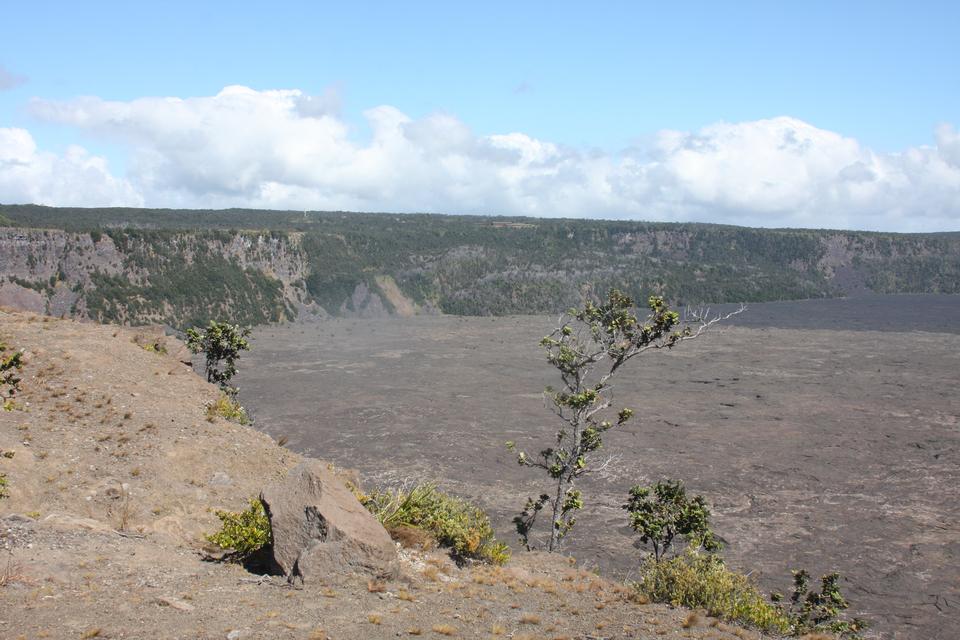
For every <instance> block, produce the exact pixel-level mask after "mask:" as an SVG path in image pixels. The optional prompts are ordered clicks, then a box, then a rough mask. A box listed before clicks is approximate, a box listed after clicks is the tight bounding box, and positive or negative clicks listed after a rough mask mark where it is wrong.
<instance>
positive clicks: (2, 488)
mask: <svg viewBox="0 0 960 640" xmlns="http://www.w3.org/2000/svg"><path fill="white" fill-rule="evenodd" d="M8 497H10V491H9V490H8V489H7V474H5V473H0V498H8Z"/></svg>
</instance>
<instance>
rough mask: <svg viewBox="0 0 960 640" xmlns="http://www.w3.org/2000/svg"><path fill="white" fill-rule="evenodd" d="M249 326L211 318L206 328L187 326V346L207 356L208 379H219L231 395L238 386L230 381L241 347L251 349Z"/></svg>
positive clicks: (192, 350) (213, 380)
mask: <svg viewBox="0 0 960 640" xmlns="http://www.w3.org/2000/svg"><path fill="white" fill-rule="evenodd" d="M249 335H250V329H249V327H240V325H237V324H228V323H226V322H214V321H213V320H211V321H210V324H209V326H207V328H206V329H199V328H194V329H187V348H188V349H190V351H191V352H193V353H203V354H204V356H206V365H205V368H206V372H207V382H215V383H217V384H218V385H220V388H221V389H222V390H223V391H224V393H227V394H228V395H231V396H233V395H236V392H237V390H236V389H235V388H234V387H231V386H230V384H229V382H230V379H231V378H233V376H234V375H236V373H237V365H236V362H237V359H238V358H239V357H240V352H241V351H249V349H250V343H249V342H247V337H248V336H249Z"/></svg>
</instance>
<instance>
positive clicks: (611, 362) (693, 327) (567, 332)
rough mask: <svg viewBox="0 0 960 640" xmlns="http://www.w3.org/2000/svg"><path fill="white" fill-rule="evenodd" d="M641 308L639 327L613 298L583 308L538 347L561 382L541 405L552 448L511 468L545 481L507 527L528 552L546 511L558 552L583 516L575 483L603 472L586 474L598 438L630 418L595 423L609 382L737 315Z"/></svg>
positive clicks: (625, 305) (628, 413)
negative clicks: (529, 470)
mask: <svg viewBox="0 0 960 640" xmlns="http://www.w3.org/2000/svg"><path fill="white" fill-rule="evenodd" d="M647 306H648V307H649V315H648V316H647V318H646V319H645V320H644V321H642V322H641V321H640V320H638V318H637V310H636V308H635V307H634V302H633V300H632V299H630V298H629V297H628V296H626V295H624V294H623V293H621V292H620V291H617V290H613V291H611V292H610V294H609V296H608V298H607V300H606V301H605V302H603V303H602V304H600V305H595V304H593V303H592V302H587V303H586V304H585V305H584V307H583V309H573V310H571V311H570V312H568V313H567V314H565V315H564V316H561V317H560V320H559V322H558V326H557V328H556V329H554V330H553V332H552V333H551V334H550V335H548V336H546V337H545V338H543V339H542V340H541V341H540V345H541V346H542V347H543V348H544V349H545V350H546V352H547V361H548V362H549V363H550V364H552V365H553V366H554V367H555V368H556V369H557V371H558V372H559V373H560V380H561V382H562V385H561V387H560V388H559V389H553V388H551V387H547V389H546V391H545V392H544V402H545V404H546V406H547V408H548V409H549V410H550V411H552V412H553V413H554V414H555V415H556V416H557V417H558V418H559V419H560V421H561V423H562V425H561V427H560V429H559V430H558V431H557V434H556V440H555V443H554V445H553V446H550V447H547V448H545V449H543V450H542V451H540V453H539V454H538V455H537V456H536V457H532V456H529V455H527V454H526V453H525V452H523V451H520V452H519V453H517V462H519V463H520V464H521V465H523V466H527V467H535V468H537V469H542V470H543V471H545V472H546V473H547V475H549V477H550V479H551V482H550V489H549V491H548V492H545V493H542V494H541V495H540V496H539V497H537V498H529V499H528V500H527V504H526V506H525V508H524V510H523V512H522V513H521V514H520V515H519V516H517V517H516V518H514V519H513V522H514V524H515V525H516V527H517V532H518V533H519V534H520V538H521V541H522V542H523V543H524V544H525V545H526V546H527V548H528V549H529V548H530V531H531V530H532V528H533V526H534V523H535V522H536V519H537V516H538V515H539V513H540V512H541V511H542V510H544V509H547V510H548V511H549V512H550V513H551V517H552V520H551V529H550V541H549V543H548V544H547V550H548V551H559V550H560V547H561V544H562V541H563V538H564V536H565V535H566V534H567V533H568V532H569V531H570V529H571V528H572V527H573V526H574V524H575V523H576V512H577V511H579V510H580V509H582V508H583V498H582V495H581V493H580V490H579V489H577V488H576V480H577V479H578V478H580V477H581V476H583V475H585V474H587V473H591V472H593V471H599V470H601V469H602V468H603V467H604V466H605V465H606V464H609V462H610V460H609V459H608V460H607V461H605V462H604V463H602V464H601V465H600V466H599V467H597V468H594V469H589V468H588V466H587V465H588V462H589V460H590V457H591V455H592V454H593V453H594V452H596V451H597V449H599V448H600V447H601V446H602V444H603V434H604V433H606V432H607V431H608V430H609V429H611V428H613V427H614V426H619V425H622V424H624V423H626V422H627V421H628V420H630V419H631V418H632V417H633V413H634V412H633V410H632V409H629V408H626V407H623V408H620V409H619V410H618V411H617V412H616V420H615V422H612V421H611V420H608V419H603V417H602V416H603V415H604V414H605V413H606V412H607V410H609V409H611V407H612V405H613V399H612V396H611V393H610V391H611V383H610V380H611V378H613V376H614V375H616V373H617V372H618V371H620V369H621V368H622V367H623V366H624V365H625V364H626V363H627V362H629V361H630V360H632V359H633V358H635V357H637V356H638V355H640V354H641V353H643V352H645V351H649V350H651V349H672V348H673V347H675V346H676V345H678V344H679V343H681V342H683V341H686V340H693V339H694V338H697V337H699V336H701V335H703V333H704V332H705V331H707V329H709V328H710V327H712V326H713V325H715V324H716V323H718V322H721V321H723V320H726V319H728V318H730V317H731V316H733V315H736V314H738V313H740V312H742V311H743V310H744V309H745V307H744V306H743V305H741V306H740V308H739V309H737V310H735V311H733V312H731V313H728V314H726V315H720V314H716V315H712V316H711V315H710V312H709V310H708V309H704V308H701V309H699V310H693V311H688V312H687V313H686V314H685V316H684V318H683V320H681V317H680V314H679V313H678V312H676V311H672V310H670V309H669V308H668V306H667V305H666V304H665V303H664V301H663V298H662V297H660V296H651V297H650V298H649V300H648V301H647ZM507 446H508V447H509V448H510V449H511V450H515V445H514V443H512V442H508V443H507Z"/></svg>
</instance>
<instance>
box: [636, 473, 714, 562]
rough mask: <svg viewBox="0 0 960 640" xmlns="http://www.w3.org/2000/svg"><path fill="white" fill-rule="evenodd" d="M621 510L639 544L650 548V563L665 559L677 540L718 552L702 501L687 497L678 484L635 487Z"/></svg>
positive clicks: (674, 481) (705, 507)
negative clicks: (651, 549)
mask: <svg viewBox="0 0 960 640" xmlns="http://www.w3.org/2000/svg"><path fill="white" fill-rule="evenodd" d="M623 509H625V510H626V511H627V513H628V514H629V516H630V528H631V529H633V530H634V531H636V532H637V533H638V534H640V541H641V542H642V543H644V544H651V545H652V546H653V557H654V560H661V559H662V558H663V557H665V556H666V555H667V553H668V552H669V551H670V547H671V545H672V544H673V541H674V538H676V537H678V536H679V537H682V538H685V539H686V540H687V543H688V544H690V545H693V546H694V547H697V548H699V547H702V548H703V549H704V550H706V551H719V550H720V549H721V548H722V545H721V544H720V543H719V541H717V539H716V538H715V537H714V535H713V532H712V531H711V530H710V509H709V508H708V507H707V502H706V500H704V499H703V496H687V490H686V489H685V488H684V486H683V482H681V481H679V480H661V481H660V482H657V484H655V485H651V486H649V487H641V486H640V485H635V486H634V487H633V488H631V489H630V499H629V501H628V502H627V504H625V505H623Z"/></svg>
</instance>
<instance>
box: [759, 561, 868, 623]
mask: <svg viewBox="0 0 960 640" xmlns="http://www.w3.org/2000/svg"><path fill="white" fill-rule="evenodd" d="M771 599H772V600H773V601H774V602H775V603H778V604H779V606H780V607H781V610H782V611H783V613H784V615H786V616H788V617H789V619H790V626H791V632H792V633H793V635H797V636H800V635H805V634H808V633H816V632H823V631H826V632H829V633H833V634H836V635H838V636H840V637H841V638H847V639H849V640H859V639H860V638H862V636H861V635H860V632H862V631H864V630H866V629H867V627H868V625H867V623H866V621H864V620H862V619H861V618H853V619H852V620H847V619H846V618H845V617H844V615H843V614H844V611H845V610H846V609H848V608H849V606H850V605H849V603H847V600H846V598H844V597H843V594H842V593H841V591H840V574H839V573H837V572H833V573H828V574H826V575H824V576H823V577H821V579H820V591H815V590H812V589H810V574H809V573H808V572H807V571H806V570H805V569H799V570H796V571H794V572H793V592H792V593H791V595H790V600H789V602H788V603H784V604H780V603H783V595H782V594H779V593H774V594H772V595H771Z"/></svg>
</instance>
